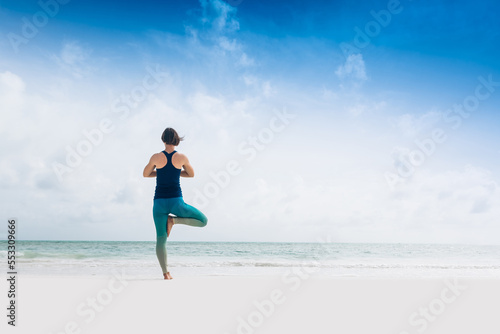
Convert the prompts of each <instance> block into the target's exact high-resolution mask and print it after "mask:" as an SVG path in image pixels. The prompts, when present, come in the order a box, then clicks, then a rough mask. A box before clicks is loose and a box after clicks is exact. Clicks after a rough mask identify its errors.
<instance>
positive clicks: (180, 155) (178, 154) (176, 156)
mask: <svg viewBox="0 0 500 334" xmlns="http://www.w3.org/2000/svg"><path fill="white" fill-rule="evenodd" d="M173 159H175V160H177V161H182V162H184V161H186V160H187V156H186V155H185V154H184V153H181V152H179V151H176V152H175V154H174V157H173Z"/></svg>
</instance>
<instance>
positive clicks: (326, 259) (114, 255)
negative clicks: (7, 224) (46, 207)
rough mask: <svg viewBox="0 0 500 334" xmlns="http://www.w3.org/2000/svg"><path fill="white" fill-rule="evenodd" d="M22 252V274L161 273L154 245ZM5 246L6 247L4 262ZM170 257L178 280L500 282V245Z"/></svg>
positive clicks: (196, 248)
mask: <svg viewBox="0 0 500 334" xmlns="http://www.w3.org/2000/svg"><path fill="white" fill-rule="evenodd" d="M16 248H17V270H18V273H19V275H54V276H106V275H111V274H112V273H113V272H121V273H122V274H123V275H124V276H125V277H127V278H128V279H156V278H158V277H161V276H162V273H161V269H160V266H159V264H158V261H157V259H156V253H155V242H152V241H17V243H16ZM6 249H7V243H6V241H2V242H0V256H1V257H2V258H3V259H4V260H5V262H4V263H6V254H7V251H6ZM167 254H168V266H169V271H170V272H171V273H172V275H173V276H174V277H175V276H192V275H197V276H198V275H245V276H253V275H283V274H286V273H287V272H289V271H290V270H301V271H303V272H304V273H307V274H308V275H316V276H327V277H363V278H366V277H373V278H436V277H474V278H499V277H500V246H477V245H434V244H354V243H259V242H176V241H173V242H171V241H168V242H167ZM4 268H7V265H6V264H5V265H4ZM5 271H7V269H5Z"/></svg>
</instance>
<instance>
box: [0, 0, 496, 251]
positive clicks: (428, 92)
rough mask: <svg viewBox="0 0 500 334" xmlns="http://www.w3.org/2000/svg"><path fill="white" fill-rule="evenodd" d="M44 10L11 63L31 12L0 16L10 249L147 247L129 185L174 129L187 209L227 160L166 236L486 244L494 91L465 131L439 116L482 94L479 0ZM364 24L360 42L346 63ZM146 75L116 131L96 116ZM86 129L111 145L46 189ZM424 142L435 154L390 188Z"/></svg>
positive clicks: (492, 200)
mask: <svg viewBox="0 0 500 334" xmlns="http://www.w3.org/2000/svg"><path fill="white" fill-rule="evenodd" d="M46 3H53V2H51V1H47V2H46ZM388 6H389V7H390V6H395V7H394V8H395V9H397V10H396V11H395V12H394V13H393V14H391V15H390V22H388V23H387V24H384V25H385V26H382V25H381V24H379V23H376V21H375V18H374V16H373V13H378V14H379V15H382V16H381V17H382V18H384V14H383V13H386V14H387V13H388V12H387V9H388ZM58 7H59V8H58V10H57V11H56V12H55V13H54V16H53V17H50V18H49V19H48V20H47V24H44V25H43V26H41V27H39V31H38V33H37V34H36V35H35V36H33V37H29V38H27V39H26V40H27V43H23V44H19V45H18V46H17V50H16V47H14V46H13V44H12V38H13V36H14V35H13V34H16V35H17V36H23V35H22V29H23V25H24V24H25V23H24V22H25V21H23V18H24V19H27V20H28V21H29V22H32V20H33V15H35V16H36V15H37V13H43V12H41V11H43V9H42V8H41V7H40V5H39V4H38V2H37V1H2V2H1V3H0V22H1V23H0V97H1V101H2V118H3V119H2V125H1V126H0V135H1V136H2V138H4V140H3V142H2V144H1V146H2V152H3V154H2V163H1V166H0V167H1V168H0V170H1V173H2V183H1V184H0V186H1V187H2V189H3V191H2V193H3V195H2V196H3V197H2V199H3V202H4V203H7V204H8V205H7V206H6V208H10V209H9V210H11V211H10V212H7V211H9V210H7V211H6V212H5V215H7V216H15V217H16V216H17V217H18V218H19V219H20V221H21V222H23V224H24V225H26V226H27V228H26V229H25V231H26V232H25V233H26V234H25V235H24V237H25V238H26V239H85V240H87V239H88V240H94V239H95V240H150V239H151V240H152V238H154V234H153V229H152V228H153V225H152V221H151V217H150V209H151V198H150V197H152V192H153V190H154V180H145V179H143V178H142V177H141V173H142V168H143V165H144V164H145V163H146V162H147V160H148V158H149V156H150V155H151V154H152V153H154V152H157V151H160V150H161V149H162V145H161V142H159V139H158V138H159V135H160V134H161V132H162V130H163V129H164V128H165V127H167V126H174V127H176V128H177V129H178V130H179V132H181V134H184V135H185V136H186V141H185V142H184V143H183V144H182V145H181V146H180V147H179V150H181V151H183V152H185V153H186V154H188V156H190V158H191V160H193V161H194V162H193V163H194V165H195V168H196V170H197V178H195V179H193V180H183V189H184V194H185V199H186V201H188V202H189V201H191V202H196V194H197V193H198V191H199V192H201V193H204V192H205V190H204V189H205V187H207V184H209V183H211V182H212V183H213V182H215V181H214V180H213V177H211V175H214V173H215V174H217V173H220V172H221V171H224V170H225V168H226V167H225V166H226V164H227V163H228V161H232V160H236V161H238V162H239V163H240V164H241V167H242V171H241V173H240V174H238V175H236V176H234V177H232V178H231V181H230V182H229V184H228V185H227V186H224V187H220V188H221V189H219V191H218V193H217V195H216V196H215V197H214V198H213V199H211V200H210V201H209V203H208V204H207V205H206V206H204V207H203V211H204V212H206V213H207V216H209V219H210V222H209V226H208V227H207V228H206V229H203V230H193V229H181V228H179V231H178V233H177V236H176V238H177V239H176V240H224V241H231V240H243V241H315V240H316V239H317V238H318V237H320V236H324V235H325V234H326V235H329V236H330V237H331V239H332V240H335V241H339V242H466V243H500V239H499V237H498V235H500V234H499V233H498V231H499V225H498V222H497V219H496V217H498V214H499V213H500V212H499V208H500V206H499V205H498V204H499V200H500V189H499V188H498V183H499V182H500V172H499V167H500V145H499V144H498V142H499V140H498V139H499V135H498V133H500V131H499V126H500V122H499V121H500V119H499V116H498V105H499V102H500V86H495V85H494V86H493V91H488V90H487V88H484V87H482V88H481V90H480V91H481V92H483V93H484V92H488V93H489V94H488V97H487V98H485V99H483V100H481V101H479V105H477V106H474V108H473V109H474V110H473V111H471V112H470V116H467V117H462V116H460V117H459V119H457V117H458V116H457V114H456V113H454V114H447V110H449V109H450V108H453V105H454V104H463V103H464V101H466V100H467V99H468V98H469V101H472V100H470V98H472V96H474V94H475V92H476V89H477V87H478V85H481V84H482V82H484V80H486V81H488V80H490V81H493V82H494V83H495V82H500V66H499V65H500V64H499V62H498V58H499V57H498V53H499V47H498V45H499V40H500V35H499V33H500V23H499V22H498V20H496V19H495V17H494V16H495V13H496V12H498V9H499V5H498V4H497V3H495V2H493V1H486V2H481V3H471V2H467V1H458V2H457V1H453V2H452V1H435V2H432V3H428V2H422V1H409V0H406V1H401V2H400V3H399V5H398V4H397V3H396V2H394V1H364V2H357V3H356V5H355V6H354V5H352V2H348V1H314V2H306V1H273V2H267V1H250V0H244V1H241V2H240V1H228V2H224V1H222V0H210V1H209V0H206V1H194V0H193V1H181V2H179V1H175V2H174V1H158V2H156V1H145V2H135V1H134V2H133V1H130V2H128V1H127V2H120V5H117V4H116V3H115V2H111V1H99V2H97V1H85V2H84V1H75V0H73V1H70V2H68V3H67V4H60V5H59V6H58ZM51 8H54V7H53V6H52V7H51ZM38 15H42V16H43V15H44V14H38ZM47 17H48V16H47ZM42 19H43V17H42ZM385 19H387V16H385ZM367 27H372V28H373V27H375V28H374V29H378V30H377V31H376V32H374V33H372V34H371V36H368V38H369V41H368V42H367V43H366V44H367V45H366V46H363V47H359V45H357V46H358V47H357V48H356V49H353V50H354V51H352V52H350V53H349V54H345V53H344V52H343V51H342V45H344V46H345V45H346V43H348V44H350V45H353V46H356V43H355V41H356V38H357V37H356V36H357V34H358V33H357V31H359V30H361V31H362V32H363V33H364V34H368V35H370V31H369V30H367V29H369V28H367ZM358 29H359V30H358ZM25 37H26V36H25ZM152 68H153V69H157V70H158V71H160V72H161V73H162V76H161V82H160V83H159V85H158V87H155V88H154V89H151V90H148V91H147V96H145V97H144V99H141V101H140V103H137V106H134V107H133V108H131V110H130V113H129V114H128V115H127V117H124V118H120V117H118V116H119V114H118V113H116V112H114V111H113V106H116V105H117V104H116V103H118V105H120V104H119V103H120V101H121V100H120V99H121V98H122V97H123V96H127V95H131V94H132V92H133V91H134V89H138V87H139V88H140V86H141V83H142V82H143V80H144V78H145V77H147V76H148V75H149V73H150V72H148V71H149V70H150V69H152ZM148 69H149V70H148ZM479 77H482V78H483V79H481V80H483V81H481V80H479V79H478V78H479ZM488 78H490V79H488ZM117 101H118V102H117ZM121 105H122V106H123V102H122V104H121ZM283 110H287V112H288V113H291V114H293V115H294V117H293V118H290V120H291V121H290V122H289V124H286V126H285V128H284V130H283V131H280V132H276V133H274V134H273V137H272V139H271V140H270V142H269V143H266V144H265V145H262V146H263V147H265V148H264V149H263V150H262V151H260V150H257V153H256V156H255V159H253V160H252V161H246V159H245V156H244V155H242V154H241V153H239V151H238V147H241V146H243V147H249V146H248V145H250V144H249V143H248V140H249V139H248V138H249V137H252V136H253V137H255V136H258V135H259V134H262V133H263V132H262V131H264V132H265V131H266V130H265V129H268V128H269V127H270V124H271V122H272V119H273V117H276V114H277V113H283V112H284V111H283ZM446 115H448V116H446ZM451 116H454V117H455V118H454V120H453V121H451V120H450V117H451ZM447 117H448V118H447ZM104 118H108V119H111V121H112V123H113V125H114V130H113V131H112V132H111V133H109V134H106V135H104V137H103V138H104V139H103V140H102V142H100V143H99V144H98V145H95V146H93V147H92V152H91V153H90V154H89V155H88V156H85V157H83V159H82V161H81V162H80V163H79V164H78V166H77V167H75V168H72V171H71V172H69V173H66V174H64V175H63V176H62V177H61V175H58V174H57V172H55V170H54V163H60V164H65V163H66V162H65V161H66V158H67V155H68V149H67V147H68V146H69V147H71V148H74V149H76V147H77V146H78V145H79V144H80V143H82V142H83V141H85V140H86V137H85V136H84V135H83V132H84V131H90V129H94V128H96V127H98V126H99V124H100V122H101V120H102V119H104ZM458 122H460V123H458ZM436 129H440V131H441V132H442V134H443V136H445V137H446V140H445V141H444V142H443V143H437V144H435V145H434V146H433V148H432V150H431V151H432V153H430V154H428V155H425V152H424V155H423V157H424V161H417V160H418V159H417V160H414V162H415V161H416V163H415V164H417V165H418V166H413V167H414V168H413V171H412V172H411V175H406V176H401V172H400V170H398V167H401V166H402V165H405V164H408V161H410V160H411V158H412V157H413V158H415V157H417V158H418V157H422V155H421V154H422V153H421V152H420V153H419V152H417V151H419V150H421V149H420V148H419V144H418V143H425V142H428V140H429V138H433V137H432V136H433V133H434V132H435V131H436ZM419 154H420V155H419ZM420 162H421V163H420ZM387 175H392V176H396V177H397V178H398V182H392V183H391V182H390V181H388V177H387ZM389 179H390V178H389ZM209 188H210V186H208V188H206V189H209ZM262 232H265V233H262Z"/></svg>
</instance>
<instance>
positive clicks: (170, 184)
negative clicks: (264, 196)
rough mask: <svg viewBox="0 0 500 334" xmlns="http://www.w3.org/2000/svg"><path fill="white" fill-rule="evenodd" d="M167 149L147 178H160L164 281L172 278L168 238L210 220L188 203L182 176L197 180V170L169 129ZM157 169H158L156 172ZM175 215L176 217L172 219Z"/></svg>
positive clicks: (159, 248)
mask: <svg viewBox="0 0 500 334" xmlns="http://www.w3.org/2000/svg"><path fill="white" fill-rule="evenodd" d="M161 140H162V141H163V143H164V144H165V150H164V151H162V152H160V153H156V154H153V156H152V157H151V159H150V160H149V163H148V164H147V165H146V167H145V168H144V172H143V175H144V177H156V190H155V196H154V200H153V202H154V204H153V219H154V221H155V227H156V256H157V257H158V261H159V262H160V266H161V269H162V270H163V278H164V279H172V276H171V275H170V272H169V271H168V270H167V250H166V243H167V237H168V236H169V235H170V230H171V229H172V226H174V224H185V225H190V226H198V227H203V226H205V225H207V217H205V215H204V214H203V213H201V211H200V210H198V209H196V208H195V207H193V206H191V205H188V204H186V203H184V200H183V198H182V191H181V184H180V177H181V176H182V177H194V170H193V167H192V166H191V164H190V163H189V160H188V158H187V157H186V156H185V155H184V154H182V153H179V152H177V151H175V147H176V146H177V145H179V143H180V142H181V140H183V138H181V137H179V135H178V134H177V132H176V131H175V130H174V129H172V128H166V129H165V131H163V134H162V135H161ZM155 169H156V170H155ZM170 213H171V214H174V215H175V216H176V217H172V216H169V214H170Z"/></svg>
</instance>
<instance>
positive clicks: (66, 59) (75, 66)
mask: <svg viewBox="0 0 500 334" xmlns="http://www.w3.org/2000/svg"><path fill="white" fill-rule="evenodd" d="M91 53H92V50H91V49H90V48H88V47H84V46H82V45H81V44H80V43H79V42H77V41H70V42H65V43H64V44H63V46H62V48H61V51H60V53H59V54H57V55H56V54H54V55H52V59H54V61H55V62H56V63H57V64H58V65H59V66H60V67H61V68H62V69H63V70H64V71H66V72H68V73H70V74H71V75H72V76H74V77H75V78H78V79H81V78H83V77H84V76H86V75H87V74H88V73H89V72H90V71H91V69H92V67H91V66H90V65H89V64H88V63H87V61H88V60H89V58H90V55H91Z"/></svg>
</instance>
